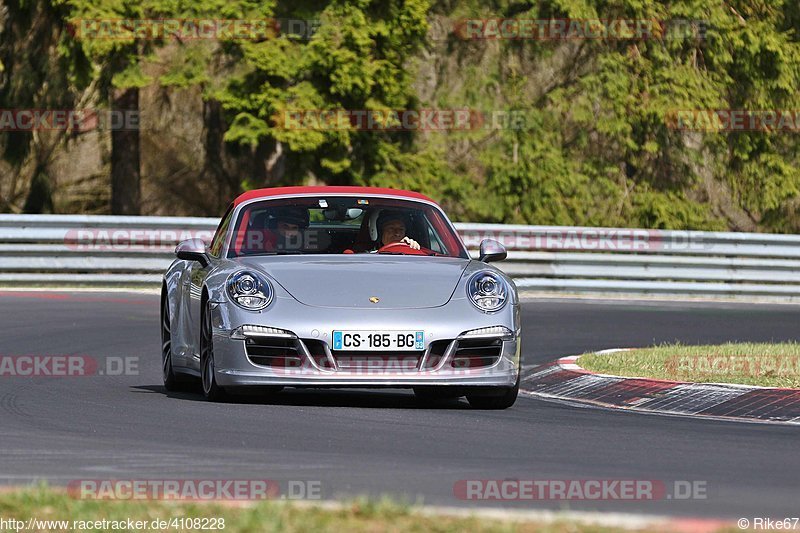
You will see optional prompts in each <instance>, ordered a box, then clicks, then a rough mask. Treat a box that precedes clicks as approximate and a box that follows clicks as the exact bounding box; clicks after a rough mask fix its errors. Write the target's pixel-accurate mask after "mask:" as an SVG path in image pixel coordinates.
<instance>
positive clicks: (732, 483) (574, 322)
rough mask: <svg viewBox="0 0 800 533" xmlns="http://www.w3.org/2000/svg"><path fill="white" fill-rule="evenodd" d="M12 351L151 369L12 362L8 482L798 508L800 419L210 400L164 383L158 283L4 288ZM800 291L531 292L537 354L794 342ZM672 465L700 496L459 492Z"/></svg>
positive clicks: (550, 405)
mask: <svg viewBox="0 0 800 533" xmlns="http://www.w3.org/2000/svg"><path fill="white" fill-rule="evenodd" d="M0 316H1V317H2V319H0V339H2V344H1V345H0V355H23V354H27V355H31V354H36V355H58V354H68V355H89V356H93V357H95V358H98V359H102V358H106V357H138V358H139V371H138V375H123V376H109V375H103V376H99V375H98V376H92V377H62V378H54V377H37V378H28V377H0V483H2V484H14V485H19V484H26V483H29V482H31V480H34V479H46V480H48V481H49V482H50V483H51V484H54V485H66V484H68V482H69V481H71V480H75V479H208V478H213V479H256V478H264V479H273V480H278V481H280V482H281V483H282V484H283V483H286V482H288V481H289V480H297V481H319V482H321V487H322V492H323V495H324V497H326V498H340V497H349V496H354V495H374V496H377V495H381V494H389V495H393V496H395V497H398V498H402V499H405V500H407V501H410V502H424V503H428V504H437V505H446V506H461V507H465V506H466V507H470V508H475V509H478V508H488V507H499V506H507V507H514V508H549V509H566V508H568V509H573V510H598V511H616V512H634V513H653V514H665V515H675V516H698V517H724V518H736V517H754V516H766V517H781V518H782V517H786V516H789V517H792V516H798V515H799V514H800V503H798V502H800V453H798V449H800V448H799V447H798V446H799V444H798V443H799V442H800V430H799V429H798V428H793V427H785V426H777V425H764V424H748V423H737V422H722V421H709V420H694V419H690V418H681V417H667V416H655V415H646V414H635V413H627V412H618V411H611V410H604V409H599V408H587V407H576V406H571V405H566V404H563V403H556V402H550V401H544V400H539V399H534V398H530V397H521V398H520V399H519V401H518V402H517V404H516V405H515V406H514V407H513V408H512V409H509V410H507V411H502V412H491V411H475V410H471V409H470V408H469V406H468V405H467V403H466V401H464V400H462V401H461V402H457V403H456V402H453V403H449V404H444V405H441V406H438V407H430V406H428V405H425V404H421V403H419V402H418V401H416V400H415V399H414V397H413V395H412V394H411V393H410V392H406V391H394V390H382V391H370V392H366V391H341V390H340V391H316V390H313V391H308V390H306V391H292V390H290V391H287V392H286V393H284V394H283V395H281V396H280V397H279V398H278V399H277V400H273V401H258V400H248V401H245V402H242V403H238V404H210V403H207V402H205V401H204V400H203V399H202V397H201V396H200V395H198V394H192V393H179V394H168V393H166V392H165V391H164V390H163V388H162V387H161V378H160V369H159V330H158V296H157V295H149V294H126V293H78V292H76V293H26V292H0ZM798 337H800V306H783V305H756V304H719V303H713V304H711V303H691V304H687V303H664V302H648V303H643V302H609V301H595V300H530V301H527V302H526V303H525V304H524V364H526V365H528V366H529V367H530V366H532V365H536V364H540V363H543V362H547V361H550V360H552V359H554V358H556V357H558V356H562V355H570V354H576V353H581V352H583V351H586V350H593V349H603V348H613V347H629V346H642V345H650V344H653V343H656V342H664V341H682V342H686V343H697V342H712V343H713V342H723V341H734V340H738V341H770V340H775V341H778V340H791V339H798ZM507 478H508V479H539V480H543V479H548V480H590V479H593V480H603V479H635V480H654V481H658V482H663V483H665V484H666V485H667V486H672V482H673V481H675V480H681V481H699V482H702V483H704V484H705V487H706V490H707V494H706V498H705V499H690V500H680V501H679V500H676V499H662V500H658V501H572V502H568V503H567V502H562V501H535V502H531V501H526V502H480V501H477V502H476V501H464V500H460V499H458V498H456V497H455V496H454V491H453V487H454V484H456V483H457V482H458V481H459V480H467V479H484V480H486V479H507Z"/></svg>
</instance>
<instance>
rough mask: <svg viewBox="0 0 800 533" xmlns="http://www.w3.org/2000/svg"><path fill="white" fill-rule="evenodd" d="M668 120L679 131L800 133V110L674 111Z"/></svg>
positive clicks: (669, 114)
mask: <svg viewBox="0 0 800 533" xmlns="http://www.w3.org/2000/svg"><path fill="white" fill-rule="evenodd" d="M665 120H666V124H667V127H668V128H670V129H673V130H677V131H694V132H703V133H730V132H737V131H760V132H769V131H774V132H785V133H798V132H800V110H797V109H766V110H748V109H674V110H671V111H669V112H668V113H667V115H666V117H665Z"/></svg>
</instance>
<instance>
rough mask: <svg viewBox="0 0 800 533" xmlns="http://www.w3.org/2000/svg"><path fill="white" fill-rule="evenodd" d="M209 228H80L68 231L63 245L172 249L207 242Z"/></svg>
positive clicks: (97, 248)
mask: <svg viewBox="0 0 800 533" xmlns="http://www.w3.org/2000/svg"><path fill="white" fill-rule="evenodd" d="M213 235H214V232H213V231H212V230H178V229H155V228H79V229H71V230H68V231H67V233H66V234H65V235H64V244H65V245H66V247H67V248H69V249H70V250H131V249H135V250H142V249H145V250H155V251H171V250H173V249H174V248H175V245H176V244H178V243H179V242H181V241H185V240H187V239H200V240H202V241H205V242H210V241H211V238H212V237H213Z"/></svg>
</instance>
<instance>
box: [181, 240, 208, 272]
mask: <svg viewBox="0 0 800 533" xmlns="http://www.w3.org/2000/svg"><path fill="white" fill-rule="evenodd" d="M175 255H176V256H178V259H184V260H186V261H197V262H198V263H200V264H201V265H202V266H204V267H206V266H208V264H209V260H208V251H207V249H206V243H205V242H204V241H203V240H202V239H187V240H185V241H181V242H179V243H178V246H176V247H175Z"/></svg>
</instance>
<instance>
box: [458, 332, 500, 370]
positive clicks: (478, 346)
mask: <svg viewBox="0 0 800 533" xmlns="http://www.w3.org/2000/svg"><path fill="white" fill-rule="evenodd" d="M502 350H503V341H501V340H500V339H474V340H460V341H459V342H458V348H457V349H456V352H455V354H453V360H452V361H451V363H450V364H451V365H452V366H453V368H480V367H485V366H492V365H493V364H495V363H496V362H497V361H498V360H499V359H500V354H501V353H502Z"/></svg>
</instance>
